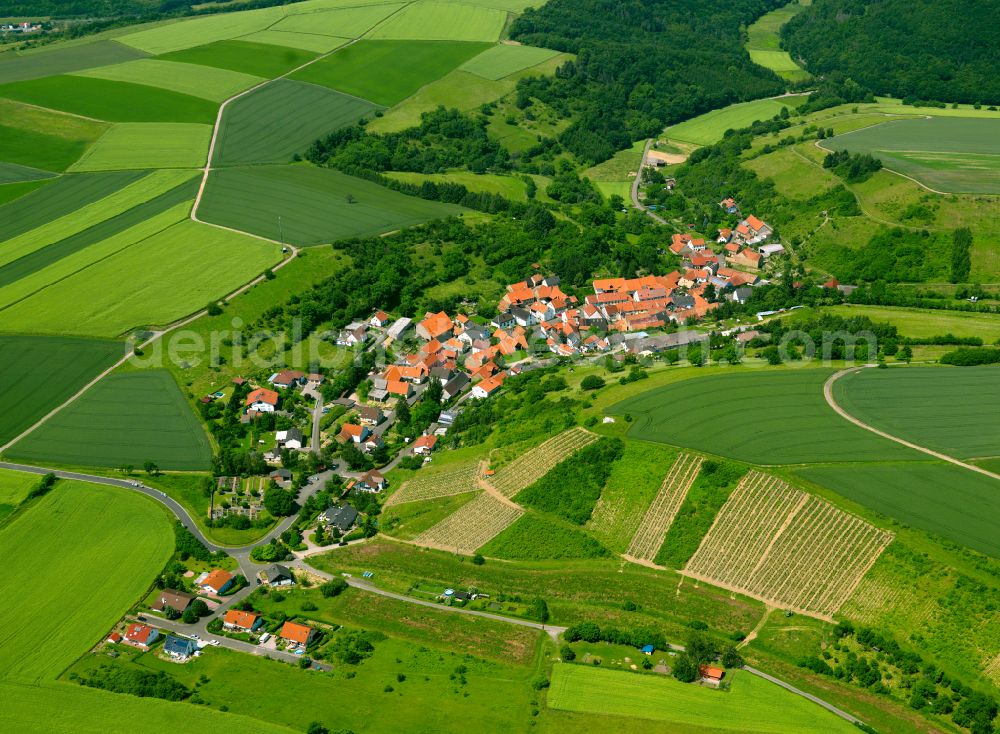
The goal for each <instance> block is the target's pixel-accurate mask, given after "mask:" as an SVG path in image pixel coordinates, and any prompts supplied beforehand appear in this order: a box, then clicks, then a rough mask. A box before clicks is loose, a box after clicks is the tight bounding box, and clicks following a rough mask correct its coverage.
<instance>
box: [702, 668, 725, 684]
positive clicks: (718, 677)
mask: <svg viewBox="0 0 1000 734" xmlns="http://www.w3.org/2000/svg"><path fill="white" fill-rule="evenodd" d="M698 675H700V676H701V680H702V681H703V682H705V683H708V684H709V685H712V686H717V685H719V684H720V683H721V682H722V679H723V678H724V677H725V675H726V671H724V670H723V669H722V668H717V667H715V666H714V665H700V666H698Z"/></svg>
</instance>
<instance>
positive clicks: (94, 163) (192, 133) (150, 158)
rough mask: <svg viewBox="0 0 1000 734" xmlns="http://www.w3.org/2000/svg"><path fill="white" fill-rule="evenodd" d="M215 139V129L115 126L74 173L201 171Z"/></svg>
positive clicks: (173, 124)
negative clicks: (137, 170) (149, 169)
mask: <svg viewBox="0 0 1000 734" xmlns="http://www.w3.org/2000/svg"><path fill="white" fill-rule="evenodd" d="M211 138H212V126H211V125H197V124H192V123H186V122H122V123H118V124H117V125H114V126H112V127H111V129H110V130H108V131H107V132H106V133H105V134H104V135H103V136H102V137H101V138H100V140H98V141H97V142H96V143H95V144H94V145H93V146H91V147H90V149H89V150H88V151H87V152H86V153H84V155H83V157H82V158H80V160H78V161H77V162H76V163H74V164H73V166H72V168H71V170H72V171H116V170H123V169H129V168H197V167H198V166H203V165H205V157H206V156H207V155H208V143H209V141H210V140H211Z"/></svg>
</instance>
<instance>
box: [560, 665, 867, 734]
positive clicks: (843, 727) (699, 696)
mask: <svg viewBox="0 0 1000 734" xmlns="http://www.w3.org/2000/svg"><path fill="white" fill-rule="evenodd" d="M727 677H728V678H729V680H730V685H731V689H730V690H729V691H728V692H722V691H716V690H713V689H711V688H705V687H702V686H696V685H692V684H690V683H680V682H679V681H676V680H674V679H673V678H669V677H666V676H657V675H642V674H639V673H628V672H624V671H616V670H605V669H602V668H595V667H593V666H589V665H587V666H585V665H573V664H562V665H560V664H557V665H556V666H555V667H553V669H552V686H551V688H550V689H549V691H548V696H547V700H548V705H549V707H551V708H554V709H561V710H564V711H580V712H585V713H592V714H606V715H612V716H628V717H635V718H640V719H653V720H655V721H670V722H673V723H675V724H676V725H679V726H685V725H686V726H700V727H706V729H707V730H710V731H719V730H721V731H738V732H746V733H748V734H749V733H751V732H753V733H754V734H756V733H758V732H760V733H763V732H768V733H769V734H792V733H793V732H805V731H808V732H811V734H820V732H828V733H829V734H833V733H834V732H841V733H843V734H848V733H849V732H854V731H857V730H856V729H855V727H854V726H853V725H851V724H849V723H848V722H846V721H844V720H843V719H840V718H838V717H836V716H834V715H833V714H831V713H829V712H828V711H825V710H824V709H822V708H820V707H819V706H817V705H816V704H814V703H812V702H810V701H807V700H806V699H804V698H800V697H798V696H796V695H795V694H793V693H789V692H788V691H785V690H784V689H782V688H779V687H778V686H776V685H774V684H773V683H770V682H768V681H765V680H762V679H760V678H758V677H756V676H754V675H751V674H750V673H747V672H745V671H729V672H728V674H727Z"/></svg>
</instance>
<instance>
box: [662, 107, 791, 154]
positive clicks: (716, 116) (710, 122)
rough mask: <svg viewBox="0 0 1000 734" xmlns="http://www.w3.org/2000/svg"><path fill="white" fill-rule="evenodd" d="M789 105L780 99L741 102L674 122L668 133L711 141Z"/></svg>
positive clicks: (683, 138)
mask: <svg viewBox="0 0 1000 734" xmlns="http://www.w3.org/2000/svg"><path fill="white" fill-rule="evenodd" d="M788 106H789V105H788V104H787V103H785V102H782V101H779V100H777V99H758V100H755V101H753V102H740V103H738V104H732V105H729V106H728V107H723V108H722V109H721V110H712V111H711V112H706V113H705V114H704V115H699V116H698V117H695V118H692V119H690V120H686V121H684V122H682V123H680V124H679V125H673V126H672V127H669V128H667V135H668V137H670V139H671V140H680V141H683V142H685V143H695V144H696V145H711V144H712V143H716V142H718V141H720V140H722V134H723V133H724V132H726V130H730V129H733V130H736V129H739V128H741V127H747V126H749V125H750V124H751V123H753V122H754V121H756V120H769V119H771V118H772V117H774V116H775V115H776V114H778V113H779V112H781V110H782V109H783V108H785V107H788Z"/></svg>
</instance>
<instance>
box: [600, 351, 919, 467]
mask: <svg viewBox="0 0 1000 734" xmlns="http://www.w3.org/2000/svg"><path fill="white" fill-rule="evenodd" d="M832 372H833V370H826V369H797V370H781V371H768V372H753V371H750V370H745V369H737V370H731V371H728V372H723V373H718V374H713V375H709V376H708V377H703V378H701V379H695V380H685V381H683V382H679V383H676V384H673V385H667V386H666V387H662V388H660V389H657V390H650V391H648V392H645V393H641V394H639V395H637V396H635V397H633V398H629V399H628V400H625V401H623V402H621V403H618V404H617V405H615V406H612V408H611V411H612V412H614V413H615V414H616V415H624V414H627V413H628V414H631V415H632V416H634V419H635V422H634V423H633V424H632V426H631V428H630V429H629V436H632V437H635V438H642V439H646V440H650V441H660V442H663V443H669V444H673V445H676V446H687V447H690V448H693V449H697V450H700V451H706V452H709V453H714V454H722V455H723V456H729V457H732V458H734V459H738V460H740V461H748V462H752V463H756V464H792V463H799V462H820V461H831V462H832V461H865V460H868V461H875V460H893V459H895V460H905V459H917V458H919V457H921V456H922V454H919V453H918V452H915V451H912V450H910V449H907V448H904V447H902V446H900V445H898V444H896V443H893V442H892V441H889V440H888V439H884V438H881V437H879V436H876V435H875V434H873V433H870V432H868V431H866V430H864V429H863V428H859V427H857V426H855V425H852V424H851V423H849V422H847V421H846V420H844V419H843V418H841V417H840V416H838V415H837V414H836V413H834V412H833V409H832V408H830V406H828V405H827V404H826V401H825V400H824V399H823V383H824V382H825V381H826V379H827V378H828V377H829V376H830V375H831V374H832ZM705 395H717V396H720V399H719V400H712V401H708V402H707V403H706V401H705V399H704V398H705ZM751 403H752V406H751V407H749V408H746V407H740V408H738V409H734V406H736V405H740V406H743V405H745V404H751ZM678 416H684V419H683V420H678Z"/></svg>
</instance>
